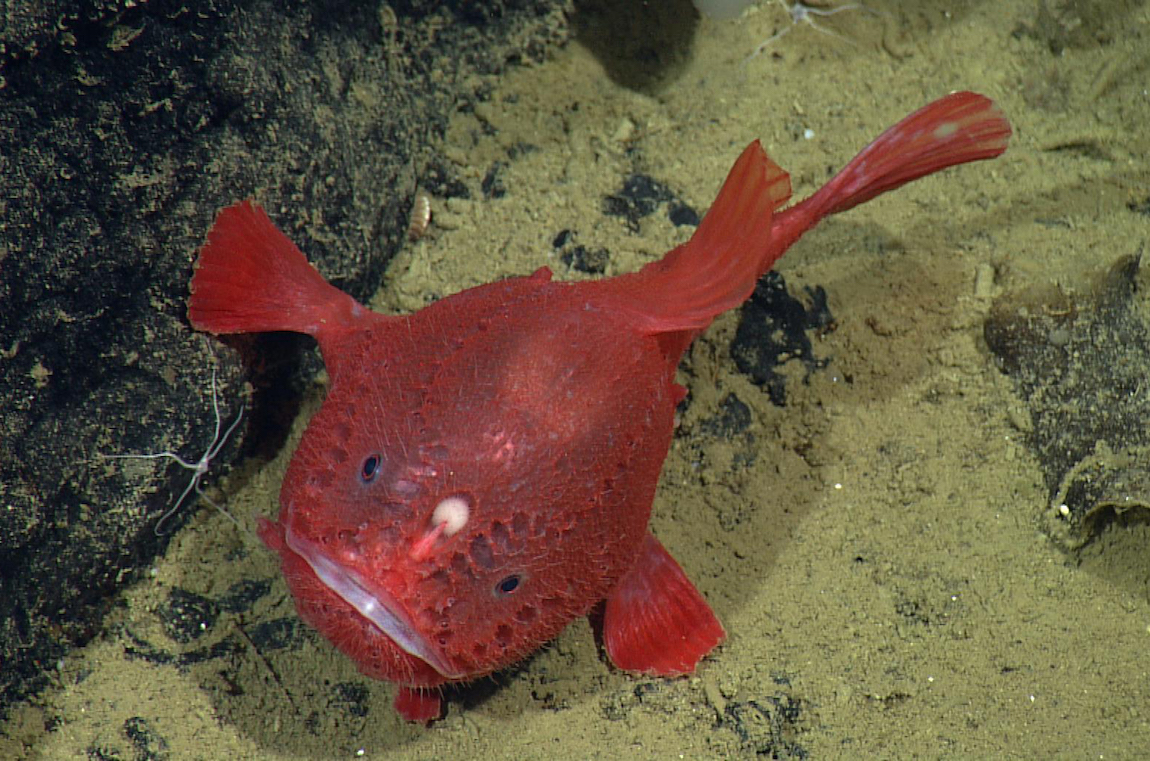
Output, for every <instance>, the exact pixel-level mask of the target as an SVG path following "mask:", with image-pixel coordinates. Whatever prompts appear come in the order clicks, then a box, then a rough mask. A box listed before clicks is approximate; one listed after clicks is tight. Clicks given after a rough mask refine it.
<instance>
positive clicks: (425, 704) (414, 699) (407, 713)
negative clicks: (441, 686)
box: [395, 687, 443, 724]
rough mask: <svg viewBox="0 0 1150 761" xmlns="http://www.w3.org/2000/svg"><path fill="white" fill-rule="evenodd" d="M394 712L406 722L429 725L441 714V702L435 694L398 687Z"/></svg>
mask: <svg viewBox="0 0 1150 761" xmlns="http://www.w3.org/2000/svg"><path fill="white" fill-rule="evenodd" d="M395 712H396V713H398V714H399V715H400V716H402V717H403V718H404V719H405V720H406V721H415V722H419V723H420V724H429V723H431V722H433V721H435V720H436V719H438V718H439V716H440V714H441V713H442V712H443V700H442V699H441V698H440V697H439V694H438V693H435V692H426V691H424V690H419V689H415V688H412V687H400V688H399V692H397V693H396V694H395Z"/></svg>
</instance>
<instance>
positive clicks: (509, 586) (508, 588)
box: [495, 573, 519, 595]
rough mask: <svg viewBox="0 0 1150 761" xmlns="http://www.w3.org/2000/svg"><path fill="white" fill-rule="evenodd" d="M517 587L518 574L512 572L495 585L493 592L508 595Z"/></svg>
mask: <svg viewBox="0 0 1150 761" xmlns="http://www.w3.org/2000/svg"><path fill="white" fill-rule="evenodd" d="M516 589H519V574H517V573H513V574H511V575H510V576H508V577H507V578H505V579H503V581H501V582H499V583H498V584H496V585H495V594H497V595H509V594H511V593H512V592H514V591H515V590H516Z"/></svg>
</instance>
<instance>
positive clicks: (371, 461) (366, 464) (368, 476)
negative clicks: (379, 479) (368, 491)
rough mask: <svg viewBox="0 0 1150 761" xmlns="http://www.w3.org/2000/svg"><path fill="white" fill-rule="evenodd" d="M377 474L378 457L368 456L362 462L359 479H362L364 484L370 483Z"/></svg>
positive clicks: (374, 455) (375, 455)
mask: <svg viewBox="0 0 1150 761" xmlns="http://www.w3.org/2000/svg"><path fill="white" fill-rule="evenodd" d="M378 472H379V455H377V454H373V455H368V456H367V458H366V459H365V460H364V461H363V467H362V468H360V471H359V477H360V478H362V479H363V482H364V483H365V484H367V483H371V482H372V481H374V480H375V474H376V473H378Z"/></svg>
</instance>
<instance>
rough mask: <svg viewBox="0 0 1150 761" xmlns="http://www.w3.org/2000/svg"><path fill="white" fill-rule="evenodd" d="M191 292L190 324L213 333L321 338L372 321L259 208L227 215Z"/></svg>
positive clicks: (241, 206)
mask: <svg viewBox="0 0 1150 761" xmlns="http://www.w3.org/2000/svg"><path fill="white" fill-rule="evenodd" d="M191 291H192V295H191V298H190V299H188V319H189V320H190V321H191V323H192V325H193V326H195V327H196V329H198V330H205V331H207V332H209V333H259V332H264V331H277V330H288V331H293V332H296V333H308V334H310V335H314V336H319V335H320V334H322V333H323V332H324V331H325V330H328V329H330V328H332V327H335V326H343V325H347V324H350V323H353V322H354V321H355V320H356V319H358V318H359V317H360V316H362V315H363V314H365V313H366V310H365V309H364V308H363V307H362V306H360V305H359V304H358V303H356V301H355V300H354V299H352V298H351V297H350V296H348V295H347V294H345V293H343V292H342V291H340V290H339V289H337V288H335V287H333V286H331V285H329V284H328V283H327V282H326V281H325V280H324V279H323V276H322V275H320V274H319V272H317V271H316V269H315V268H314V267H312V266H311V264H309V263H308V261H307V258H306V257H305V256H304V255H303V253H302V252H301V251H300V250H299V249H298V248H296V245H295V244H294V243H292V242H291V241H290V240H289V239H288V238H287V236H286V235H284V234H283V233H282V232H280V231H279V230H278V229H276V226H275V225H274V224H272V221H271V220H270V219H268V215H267V214H265V213H264V210H263V209H261V208H260V207H259V206H257V205H255V204H253V203H252V202H251V201H241V202H240V203H237V204H235V205H234V206H229V207H227V208H226V209H223V210H222V211H220V213H219V216H217V217H216V222H215V224H214V225H213V226H212V229H211V231H209V232H208V241H207V243H206V244H204V247H203V248H202V249H200V256H199V259H198V260H197V261H196V268H195V274H194V275H193V276H192V285H191Z"/></svg>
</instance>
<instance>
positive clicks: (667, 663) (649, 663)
mask: <svg viewBox="0 0 1150 761" xmlns="http://www.w3.org/2000/svg"><path fill="white" fill-rule="evenodd" d="M724 637H726V632H724V631H723V625H722V624H720V623H719V619H717V618H715V614H714V612H712V610H711V606H709V605H707V601H706V600H704V599H703V595H701V594H700V593H699V590H697V589H695V585H694V584H692V583H691V582H690V580H689V579H688V578H687V576H686V574H684V573H683V569H682V568H680V567H679V564H678V563H676V562H675V559H674V558H672V557H671V555H670V553H668V552H667V550H666V549H664V548H663V545H661V544H659V540H658V539H656V538H655V537H654V536H653V535H652V534H651V533H650V532H648V533H647V536H646V538H645V539H644V540H643V547H642V549H641V550H640V552H639V559H638V560H637V561H636V562H635V565H634V566H633V567H632V568H631V570H630V571H628V572H627V574H626V575H625V576H623V578H622V579H620V580H619V583H618V584H617V585H616V586H615V588H614V589H613V590H612V591H611V594H610V596H609V597H608V598H607V606H606V609H605V610H604V612H603V644H604V646H605V647H606V649H607V655H608V656H609V657H610V658H611V662H612V663H614V664H615V665H616V666H618V667H619V668H621V669H624V670H626V671H637V672H640V673H643V674H654V675H658V676H677V675H679V674H690V673H691V672H693V671H694V670H695V666H696V665H697V664H698V662H699V659H700V658H702V657H703V656H704V655H706V654H707V653H709V652H711V650H713V649H714V647H715V645H717V644H719V643H720V642H722V641H723V638H724Z"/></svg>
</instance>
